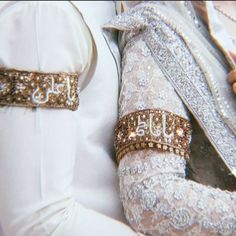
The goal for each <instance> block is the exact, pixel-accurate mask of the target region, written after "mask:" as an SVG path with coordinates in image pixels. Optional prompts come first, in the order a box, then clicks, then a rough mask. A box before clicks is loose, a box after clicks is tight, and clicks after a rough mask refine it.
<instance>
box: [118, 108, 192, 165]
mask: <svg viewBox="0 0 236 236" xmlns="http://www.w3.org/2000/svg"><path fill="white" fill-rule="evenodd" d="M115 137H116V140H115V147H116V151H117V160H118V162H119V161H120V159H121V158H122V157H123V156H124V155H125V154H126V153H128V152H130V151H134V150H142V149H147V148H151V149H156V150H161V151H164V152H174V153H176V154H178V155H180V156H182V157H185V158H188V157H189V154H188V153H189V143H190V139H191V125H190V123H189V121H187V120H186V119H184V118H182V117H179V116H177V115H175V114H173V113H171V112H167V111H164V110H158V109H155V110H142V111H138V112H134V113H130V114H128V115H126V116H124V117H122V118H121V120H120V121H119V122H118V124H117V127H116V131H115Z"/></svg>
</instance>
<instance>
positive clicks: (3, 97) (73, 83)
mask: <svg viewBox="0 0 236 236" xmlns="http://www.w3.org/2000/svg"><path fill="white" fill-rule="evenodd" d="M78 78H79V73H42V72H29V71H19V70H14V69H5V68H0V105H6V106H24V107H47V108H66V109H70V110H76V109H77V108H78V105H79V97H78Z"/></svg>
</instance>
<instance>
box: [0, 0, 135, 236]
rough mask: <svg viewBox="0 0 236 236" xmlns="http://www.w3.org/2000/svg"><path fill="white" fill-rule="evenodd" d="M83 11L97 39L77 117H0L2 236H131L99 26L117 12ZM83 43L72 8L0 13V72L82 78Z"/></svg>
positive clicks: (113, 94)
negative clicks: (124, 211)
mask: <svg viewBox="0 0 236 236" xmlns="http://www.w3.org/2000/svg"><path fill="white" fill-rule="evenodd" d="M95 9H96V11H95ZM81 12H82V14H83V17H84V18H86V19H85V20H86V22H87V24H89V28H90V30H91V31H92V34H93V36H94V40H95V42H96V46H97V54H98V61H97V67H96V70H95V73H94V75H93V77H92V80H91V81H90V82H89V84H88V85H87V87H86V88H85V89H84V90H83V91H82V92H81V94H80V107H79V109H78V111H76V112H72V111H69V110H56V109H41V108H39V109H29V108H17V107H1V108H0V223H1V225H2V228H3V233H4V236H11V235H12V236H13V235H14V236H23V235H24V236H26V235H30V236H32V235H34V236H37V235H40V236H43V235H66V236H74V235H82V236H95V235H107V236H110V235H113V236H115V235H117V236H118V235H127V236H131V235H136V234H135V233H134V232H133V231H132V230H131V229H130V228H129V227H128V226H126V225H125V224H122V223H120V222H119V221H117V220H122V219H123V215H122V208H121V204H120V200H119V194H118V187H117V186H118V179H117V174H116V168H117V167H116V164H115V162H114V161H113V159H112V153H113V149H112V143H113V127H114V125H115V122H116V119H117V97H118V73H117V68H116V64H115V61H114V58H113V56H112V54H111V52H110V50H109V48H108V45H107V44H106V42H105V40H104V38H103V35H102V30H101V27H100V26H101V25H102V24H103V23H105V21H107V20H108V19H110V18H111V17H112V16H113V15H114V14H115V10H114V5H113V3H111V2H81ZM88 35H89V31H87V29H86V25H85V24H84V21H83V20H82V18H81V15H80V13H79V11H78V9H76V8H75V7H74V6H73V5H72V4H71V3H69V2H66V1H65V2H39V1H36V2H24V1H21V2H12V3H11V2H7V3H1V4H0V66H2V67H7V68H15V69H22V70H29V71H31V70H34V71H35V70H36V71H43V72H76V71H83V70H85V69H86V67H87V65H88V64H89V63H90V57H91V55H90V54H91V52H92V50H91V42H92V41H91V38H89V37H88ZM89 208H90V209H91V210H90V209H89ZM105 215H107V216H105ZM112 218H115V219H117V220H114V219H112ZM1 236H3V235H1Z"/></svg>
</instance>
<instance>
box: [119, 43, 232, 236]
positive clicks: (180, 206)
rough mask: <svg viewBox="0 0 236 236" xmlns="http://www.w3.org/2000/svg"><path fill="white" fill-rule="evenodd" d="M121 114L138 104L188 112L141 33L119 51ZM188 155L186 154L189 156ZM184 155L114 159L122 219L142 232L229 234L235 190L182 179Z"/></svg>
mask: <svg viewBox="0 0 236 236" xmlns="http://www.w3.org/2000/svg"><path fill="white" fill-rule="evenodd" d="M122 63H123V74H122V88H121V94H120V104H119V105H120V117H123V116H124V115H126V114H128V113H131V112H134V111H137V110H142V109H152V108H153V109H157V108H158V109H163V110H167V111H171V112H173V113H174V114H176V115H179V116H182V117H184V118H186V119H189V118H188V113H187V111H186V109H185V107H184V105H183V103H182V101H181V100H180V98H179V97H178V95H177V94H176V92H175V91H174V89H173V87H172V86H171V85H170V83H169V82H168V81H167V79H166V78H165V76H164V75H163V74H162V72H161V70H160V69H159V68H158V66H157V65H156V63H155V62H154V60H153V58H152V56H151V52H150V51H149V49H148V48H147V46H146V44H145V42H144V41H143V40H142V39H141V38H136V39H134V40H132V42H130V43H129V44H128V45H127V46H126V47H125V49H124V52H123V62H122ZM190 158H191V156H190ZM185 169H186V161H185V160H184V159H183V158H181V157H179V156H177V155H176V154H174V153H172V154H170V153H164V152H162V153H161V152H158V151H153V150H145V151H135V152H130V153H128V154H126V155H125V157H124V158H123V159H122V160H121V161H120V164H119V176H120V188H121V199H122V202H123V206H124V210H125V214H126V217H127V220H128V221H129V223H130V224H131V225H132V227H133V228H134V229H135V230H136V231H140V232H143V233H144V234H146V235H152V236H154V235H234V234H235V233H236V220H235V219H236V193H235V192H228V191H222V190H220V189H215V188H213V187H209V186H204V185H201V184H198V183H196V182H194V181H191V180H186V179H185Z"/></svg>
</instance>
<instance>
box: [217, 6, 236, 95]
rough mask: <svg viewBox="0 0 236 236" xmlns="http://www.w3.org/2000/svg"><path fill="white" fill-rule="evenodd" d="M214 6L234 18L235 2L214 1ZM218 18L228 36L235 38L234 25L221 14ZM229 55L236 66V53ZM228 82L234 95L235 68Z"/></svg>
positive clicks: (235, 28) (235, 82)
mask: <svg viewBox="0 0 236 236" xmlns="http://www.w3.org/2000/svg"><path fill="white" fill-rule="evenodd" d="M214 5H216V6H218V7H220V8H221V9H222V10H224V11H225V12H226V13H228V14H229V15H232V16H234V17H235V12H236V2H234V1H214ZM219 17H220V19H221V21H222V22H223V23H224V25H225V27H226V30H227V31H228V32H229V34H230V35H231V36H232V37H233V38H236V23H235V22H233V21H231V20H229V19H228V18H227V17H225V16H223V15H222V14H219ZM230 55H231V57H232V58H233V59H234V61H235V64H236V53H235V52H230ZM228 81H229V83H230V84H231V86H232V91H233V93H234V94H236V68H235V69H234V70H232V71H231V72H230V73H229V74H228Z"/></svg>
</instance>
